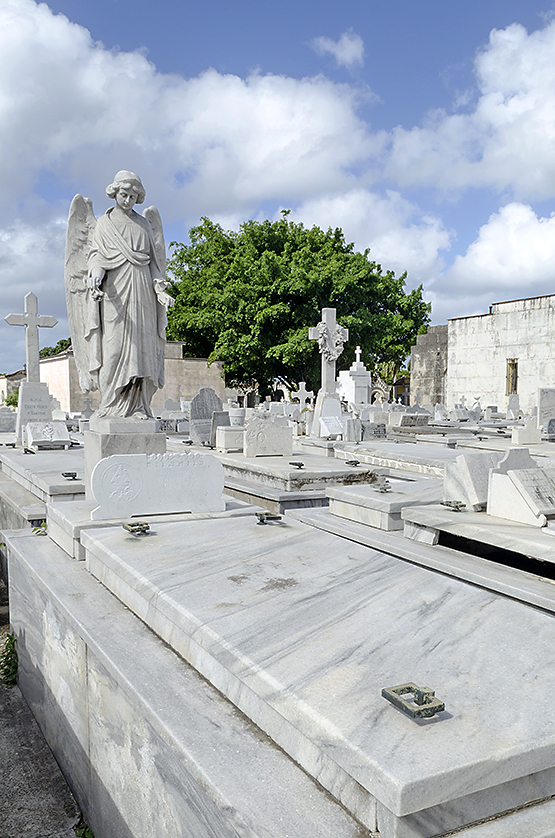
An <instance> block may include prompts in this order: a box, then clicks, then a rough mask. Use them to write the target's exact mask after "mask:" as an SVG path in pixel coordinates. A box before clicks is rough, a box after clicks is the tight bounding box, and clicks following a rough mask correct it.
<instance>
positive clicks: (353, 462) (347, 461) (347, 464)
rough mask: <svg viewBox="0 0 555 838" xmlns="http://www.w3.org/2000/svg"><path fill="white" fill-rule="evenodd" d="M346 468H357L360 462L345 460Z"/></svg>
mask: <svg viewBox="0 0 555 838" xmlns="http://www.w3.org/2000/svg"><path fill="white" fill-rule="evenodd" d="M345 465H346V466H359V465H360V460H345Z"/></svg>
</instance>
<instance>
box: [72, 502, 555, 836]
mask: <svg viewBox="0 0 555 838" xmlns="http://www.w3.org/2000/svg"><path fill="white" fill-rule="evenodd" d="M407 511H411V510H405V512H407ZM184 527H186V529H184ZM81 539H82V543H83V545H84V546H85V549H86V554H87V566H88V569H89V571H90V572H91V573H92V574H93V575H94V576H95V577H96V578H97V579H98V580H99V581H101V582H102V584H103V585H104V586H105V587H106V588H108V589H109V590H111V591H112V593H114V594H115V596H117V597H118V599H120V600H121V601H122V602H123V603H124V604H125V605H127V606H128V607H129V608H130V609H131V610H132V611H133V612H134V613H135V614H137V616H139V618H140V619H142V620H144V621H145V622H146V623H147V624H148V625H149V626H150V627H151V628H152V629H153V631H155V632H156V633H157V634H158V635H159V636H160V637H161V638H162V639H163V640H165V641H166V642H168V643H169V644H170V645H171V646H172V648H174V649H175V650H176V651H177V652H178V653H179V654H181V655H182V656H183V657H184V658H185V659H186V660H188V661H189V662H190V663H192V665H193V666H194V667H195V668H196V669H197V670H198V671H199V672H200V673H201V674H202V675H204V677H206V678H207V679H208V680H209V681H210V682H211V683H212V684H213V685H214V686H216V688H217V689H218V690H220V691H221V692H222V693H224V694H225V695H226V696H227V697H228V698H230V700H231V701H233V702H234V703H235V704H236V705H237V706H238V707H239V709H241V710H242V711H243V712H244V713H246V714H247V716H248V717H249V718H250V719H251V720H252V721H254V722H255V724H257V725H259V726H260V727H261V728H262V729H263V730H264V731H265V732H267V733H268V735H269V736H270V737H271V738H273V739H274V741H276V742H277V744H278V745H280V747H282V748H283V749H284V750H285V751H286V752H287V753H289V754H290V756H291V757H292V758H293V759H294V760H295V761H297V762H298V763H299V764H301V765H302V766H303V767H304V768H305V770H306V771H307V772H308V773H309V774H311V775H312V776H314V777H316V778H317V779H318V781H319V782H320V783H321V784H322V785H324V786H325V788H327V789H328V790H329V791H330V792H331V793H332V794H334V795H335V796H337V797H338V799H340V800H341V801H342V802H343V803H344V805H345V806H346V807H347V809H349V811H351V812H352V813H353V814H354V815H355V817H357V818H358V819H359V820H361V821H362V822H363V823H365V824H366V825H368V826H370V823H369V819H370V818H371V812H372V811H373V805H374V802H375V801H376V800H377V801H379V806H382V807H385V809H386V810H387V812H388V813H389V815H388V816H387V818H386V817H385V816H384V817H383V822H384V830H383V831H382V832H381V834H382V836H383V838H390V836H391V838H393V836H401V835H403V836H404V835H408V834H414V831H413V832H410V833H409V832H407V830H406V829H405V831H404V832H403V828H404V825H405V826H407V829H408V828H410V821H407V820H404V819H405V818H407V817H409V816H410V817H416V816H417V813H418V819H419V823H420V827H419V829H420V833H419V834H420V835H421V836H424V837H425V836H430V835H437V834H438V833H437V822H438V818H440V815H439V810H438V808H437V807H441V806H443V807H445V808H444V809H443V810H442V818H443V825H442V829H443V830H444V831H445V828H446V827H445V819H446V818H447V820H449V815H448V811H449V810H450V809H451V810H452V811H453V812H454V811H456V814H454V815H453V816H452V819H451V823H450V824H448V826H447V828H451V829H454V828H459V827H461V826H463V825H464V824H465V823H471V822H472V821H473V820H474V821H475V820H477V819H479V818H482V817H486V816H490V815H493V814H496V812H499V811H506V810H507V809H510V808H512V806H514V805H516V806H518V805H522V804H523V803H524V802H525V800H526V797H527V794H528V788H529V783H528V778H529V777H530V776H531V775H533V776H534V777H537V778H538V782H537V784H533V786H534V788H540V789H541V790H542V791H541V793H542V794H545V795H546V796H547V795H548V794H554V793H555V772H554V770H553V769H554V766H555V732H554V730H555V725H554V724H553V722H554V721H555V718H554V717H555V709H554V707H553V702H552V700H551V671H552V669H553V666H554V665H555V622H554V621H553V619H552V616H551V615H550V614H546V613H544V612H541V611H538V610H536V609H533V608H529V607H528V606H526V605H523V604H522V603H519V602H515V601H513V600H510V599H506V598H504V597H502V596H499V595H496V594H493V593H492V592H490V591H486V590H482V589H479V588H474V587H472V586H469V585H468V584H466V583H464V582H461V581H459V580H457V579H452V578H447V577H445V576H443V575H439V574H436V573H433V572H431V571H428V570H425V569H423V568H421V567H418V566H416V565H411V564H409V563H407V562H404V561H401V560H399V559H397V558H395V557H393V556H391V555H386V554H384V553H382V552H380V551H378V550H373V549H369V548H367V547H364V546H362V545H359V544H355V543H352V542H350V541H346V540H344V539H339V538H337V537H336V536H332V535H330V534H329V533H326V532H323V531H320V530H315V529H311V528H309V527H307V526H304V525H302V524H301V523H300V522H298V521H295V520H293V519H290V518H289V517H286V519H285V520H283V521H281V522H277V523H276V524H274V525H266V526H264V527H261V526H257V524H256V523H255V520H254V519H251V520H249V519H248V518H235V519H225V520H219V521H218V522H217V525H215V522H214V521H191V522H189V523H187V524H186V525H184V524H167V525H160V527H159V528H158V533H157V560H156V561H154V562H153V560H152V555H153V554H152V548H153V544H152V540H150V543H149V542H148V540H143V541H141V540H138V539H127V540H126V534H125V533H123V532H122V531H119V530H114V529H107V530H102V529H98V530H96V531H94V532H88V531H86V530H84V531H82V533H81ZM423 615H425V619H424V618H423ZM408 680H413V681H414V682H415V683H418V684H421V685H427V686H431V687H432V688H433V689H435V690H436V694H437V696H438V697H439V698H441V699H442V700H443V701H445V704H446V713H445V715H444V716H443V717H440V716H438V717H435V718H434V719H433V720H432V721H431V722H426V723H424V724H422V723H415V722H414V721H413V720H411V719H409V718H408V717H406V716H404V715H403V714H401V713H400V712H399V711H398V710H396V709H395V708H393V707H392V706H391V705H389V704H387V702H385V700H384V699H383V698H382V697H381V689H382V688H383V687H384V686H389V685H393V684H399V683H405V682H406V681H408ZM515 684H518V686H519V700H518V701H505V700H503V697H504V696H507V695H509V696H510V695H513V694H514V687H515ZM492 706H493V707H494V712H489V711H487V710H485V709H484V708H490V707H492ZM400 754H402V759H400V758H399V756H400ZM533 793H534V792H533ZM476 795H479V797H476ZM455 801H456V805H455ZM498 807H502V808H501V809H500V808H498ZM486 813H487V814H486ZM382 814H383V813H382ZM428 816H429V817H428ZM388 819H389V820H388ZM440 820H441V818H440ZM388 822H389V826H388V825H387V824H388ZM423 825H425V826H426V828H424V826H423Z"/></svg>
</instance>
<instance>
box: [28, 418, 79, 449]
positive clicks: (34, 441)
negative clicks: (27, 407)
mask: <svg viewBox="0 0 555 838" xmlns="http://www.w3.org/2000/svg"><path fill="white" fill-rule="evenodd" d="M25 439H26V444H27V446H28V447H29V448H37V449H40V448H52V449H54V448H65V449H67V448H70V447H71V439H70V437H69V432H68V429H67V425H66V424H65V422H56V421H52V422H28V423H27V425H26V427H25Z"/></svg>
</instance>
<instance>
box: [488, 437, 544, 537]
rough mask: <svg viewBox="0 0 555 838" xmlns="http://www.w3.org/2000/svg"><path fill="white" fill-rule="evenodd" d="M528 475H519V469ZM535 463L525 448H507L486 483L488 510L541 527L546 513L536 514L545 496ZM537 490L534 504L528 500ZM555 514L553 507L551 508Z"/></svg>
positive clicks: (514, 520)
mask: <svg viewBox="0 0 555 838" xmlns="http://www.w3.org/2000/svg"><path fill="white" fill-rule="evenodd" d="M523 471H525V472H528V475H521V476H519V475H520V472H523ZM539 471H541V469H538V464H537V462H536V461H535V460H534V459H532V457H531V456H530V452H529V451H528V449H527V448H509V450H508V451H507V453H506V454H505V456H504V457H503V459H502V460H500V461H499V465H498V466H497V468H494V469H492V470H491V472H490V475H489V485H488V502H487V513H488V515H494V516H496V517H497V518H505V519H507V520H509V521H513V522H516V523H520V524H530V525H531V526H534V527H544V526H545V525H546V523H547V519H546V517H545V513H543V512H541V513H538V512H537V511H536V510H537V509H539V508H540V504H541V503H542V502H543V500H544V499H545V497H547V495H546V491H547V487H546V484H545V483H544V482H543V481H542V480H541V479H540V477H539V475H538V472H539ZM534 492H536V500H537V503H535V502H533V503H531V502H530V501H531V499H532V498H533V496H534ZM554 513H555V509H554Z"/></svg>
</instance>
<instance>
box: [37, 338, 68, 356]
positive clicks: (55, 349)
mask: <svg viewBox="0 0 555 838" xmlns="http://www.w3.org/2000/svg"><path fill="white" fill-rule="evenodd" d="M70 346H71V338H62V339H61V340H59V341H58V343H57V344H56V346H43V348H42V349H39V358H49V357H50V356H51V355H58V354H59V353H60V352H65V351H66V349H69V347H70Z"/></svg>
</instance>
